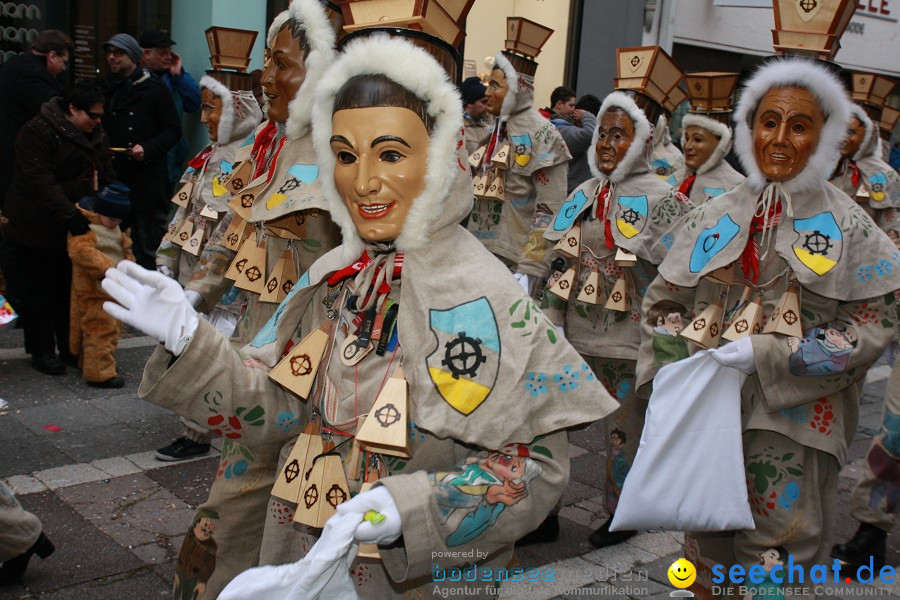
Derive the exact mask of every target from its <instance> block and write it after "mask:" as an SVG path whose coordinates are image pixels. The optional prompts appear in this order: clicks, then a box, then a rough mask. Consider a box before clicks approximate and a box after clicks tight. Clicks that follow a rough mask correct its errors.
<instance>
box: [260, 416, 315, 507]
mask: <svg viewBox="0 0 900 600" xmlns="http://www.w3.org/2000/svg"><path fill="white" fill-rule="evenodd" d="M323 450H324V448H323V446H322V437H321V436H320V435H319V431H318V426H317V425H316V423H315V422H314V421H310V422H309V424H308V425H307V426H306V429H305V430H304V431H303V433H301V434H300V435H299V436H298V437H297V441H296V442H294V447H293V448H292V449H291V454H290V456H288V458H287V460H286V461H284V465H282V467H281V471H279V472H278V477H277V479H276V480H275V485H274V487H272V495H273V496H275V497H277V498H281V499H283V500H287V501H288V502H297V499H298V498H299V497H300V494H301V492H303V484H304V482H305V481H306V479H305V478H304V475H305V474H306V473H307V472H308V471H309V470H310V468H311V467H312V460H313V458H315V457H316V456H318V455H319V454H322V452H323Z"/></svg>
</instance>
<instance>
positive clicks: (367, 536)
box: [332, 485, 403, 544]
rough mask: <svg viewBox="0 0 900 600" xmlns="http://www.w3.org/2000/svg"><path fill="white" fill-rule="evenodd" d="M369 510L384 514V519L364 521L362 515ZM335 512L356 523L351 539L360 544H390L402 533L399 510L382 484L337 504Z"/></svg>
mask: <svg viewBox="0 0 900 600" xmlns="http://www.w3.org/2000/svg"><path fill="white" fill-rule="evenodd" d="M370 510H374V511H375V512H378V513H381V514H382V515H384V520H383V521H381V522H380V523H370V522H369V521H366V520H365V518H364V517H365V516H366V513H367V512H368V511H370ZM337 513H338V514H337V515H336V516H338V517H341V518H346V519H352V520H354V521H355V522H356V523H358V525H357V526H356V530H355V531H354V532H353V539H354V540H356V541H357V542H360V543H361V544H390V543H391V542H393V541H394V540H396V539H397V538H398V537H400V534H402V533H403V523H402V522H401V520H400V511H398V510H397V505H396V504H395V503H394V498H393V497H392V496H391V493H390V492H389V491H388V489H387V488H386V487H384V486H383V485H380V486H378V487H374V488H372V489H370V490H366V491H365V492H362V493H361V494H357V495H356V496H354V497H353V498H351V499H350V500H348V501H347V502H344V503H342V504H338V507H337ZM333 518H335V517H332V519H333Z"/></svg>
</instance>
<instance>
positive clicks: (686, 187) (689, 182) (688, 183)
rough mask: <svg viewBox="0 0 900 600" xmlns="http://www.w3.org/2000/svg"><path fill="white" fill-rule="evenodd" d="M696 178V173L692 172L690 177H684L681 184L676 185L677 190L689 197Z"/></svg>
mask: <svg viewBox="0 0 900 600" xmlns="http://www.w3.org/2000/svg"><path fill="white" fill-rule="evenodd" d="M695 179H697V174H696V173H694V174H693V175H691V176H690V177H688V178H686V179H685V180H684V181H683V182H682V183H681V185H680V186H679V187H678V191H679V192H680V193H682V194H684V195H685V196H688V197H690V195H691V188H692V187H694V180H695Z"/></svg>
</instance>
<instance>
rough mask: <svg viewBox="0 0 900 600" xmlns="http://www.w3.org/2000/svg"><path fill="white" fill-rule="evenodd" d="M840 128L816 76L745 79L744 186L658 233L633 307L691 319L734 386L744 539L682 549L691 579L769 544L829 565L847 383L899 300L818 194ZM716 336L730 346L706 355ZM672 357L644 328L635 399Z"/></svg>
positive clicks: (847, 225)
mask: <svg viewBox="0 0 900 600" xmlns="http://www.w3.org/2000/svg"><path fill="white" fill-rule="evenodd" d="M849 117H850V102H849V100H848V99H847V94H846V92H845V91H844V90H843V87H842V85H841V83H840V82H839V81H838V80H837V78H836V77H835V76H833V75H832V74H831V72H830V71H829V70H828V69H827V68H826V67H824V66H822V65H821V64H820V63H817V62H815V61H812V60H809V59H804V58H776V59H774V60H771V61H769V62H768V63H767V64H765V65H764V66H762V67H761V68H760V69H758V70H757V71H756V73H754V74H753V76H752V77H751V78H750V79H749V80H748V81H747V83H746V85H745V87H744V89H743V92H742V94H741V96H740V102H739V103H738V107H737V110H736V111H735V115H734V124H735V148H736V152H737V154H738V157H739V158H740V161H741V164H742V165H743V166H744V168H745V170H746V171H747V172H748V177H747V179H746V180H745V181H744V182H743V183H741V184H739V185H738V186H737V187H735V188H734V189H733V190H731V191H730V192H726V193H725V194H722V195H721V196H719V197H717V198H716V199H715V200H714V201H712V202H708V203H706V204H703V205H701V206H700V207H698V208H696V209H694V210H693V211H691V212H690V213H688V214H687V216H686V217H685V218H684V219H683V220H682V221H681V222H680V223H679V224H678V226H677V227H676V228H675V229H673V236H674V242H673V244H672V247H671V249H670V250H669V252H668V255H667V256H666V258H665V260H664V261H663V262H662V264H661V265H660V266H659V276H658V277H657V278H656V280H654V282H653V283H652V284H651V285H650V287H649V288H648V289H647V292H646V295H645V297H644V304H643V305H644V307H645V310H649V308H650V307H652V306H653V305H655V304H656V303H658V302H661V301H671V302H676V303H678V304H680V305H682V306H684V307H685V309H686V310H685V313H686V314H689V315H693V316H694V317H695V318H694V320H693V321H692V322H691V323H690V324H689V325H687V326H686V327H685V329H684V331H685V332H687V336H686V337H688V339H691V340H697V344H698V345H701V346H702V347H706V348H710V351H709V352H710V353H711V355H712V356H713V358H715V360H716V361H717V362H719V363H720V364H721V365H723V368H734V369H737V370H739V371H742V372H743V373H745V374H747V375H748V377H747V380H746V383H745V384H744V385H743V387H742V390H741V395H740V398H721V401H722V402H740V403H741V413H742V427H743V449H744V462H745V466H746V476H747V478H748V481H750V482H751V483H752V485H750V486H749V494H750V498H749V499H750V505H751V508H752V513H753V520H754V522H755V528H754V529H745V530H741V531H737V532H728V533H724V534H704V535H703V536H699V535H697V536H690V535H689V536H688V540H686V546H689V547H695V548H698V550H697V552H698V553H699V555H700V556H699V557H698V560H699V561H700V563H702V565H706V566H698V570H700V569H701V568H703V569H705V568H707V567H708V566H709V565H712V564H716V563H721V564H735V563H736V564H740V565H743V566H744V567H745V568H748V569H749V568H750V567H751V566H752V565H754V564H757V563H758V561H759V558H758V555H759V553H760V552H762V551H764V550H766V549H767V548H774V547H778V546H783V547H784V548H785V549H786V550H787V552H788V553H789V554H790V555H791V556H792V557H793V561H794V564H798V565H803V566H804V567H805V569H806V570H807V572H809V569H810V568H811V567H812V565H815V564H828V561H829V558H828V554H829V551H830V549H831V543H832V541H831V535H832V532H833V530H834V529H833V528H834V518H835V509H834V500H835V498H836V495H837V482H838V472H839V470H840V468H841V465H842V464H843V463H844V462H845V461H846V458H847V443H848V440H850V439H852V436H853V432H854V427H855V423H856V422H857V417H858V412H859V393H860V392H859V387H858V381H859V378H860V377H861V376H862V374H864V372H865V369H866V368H867V367H868V365H870V364H871V363H873V362H874V361H875V360H877V359H878V357H879V356H880V355H881V353H882V352H883V350H884V349H885V347H886V346H887V345H888V343H889V342H890V341H891V339H892V338H893V336H894V335H895V331H896V325H895V323H896V302H895V301H894V296H893V292H894V291H896V290H897V289H898V287H900V255H898V253H897V250H896V248H895V247H894V244H893V243H892V242H891V240H890V239H888V237H887V236H886V235H884V234H883V233H881V232H880V231H878V229H877V227H876V226H875V224H874V223H873V222H872V220H871V219H870V218H869V216H868V215H866V213H865V211H864V210H863V209H862V208H860V207H859V206H857V205H856V204H855V203H851V202H848V201H847V198H846V195H845V194H843V193H842V192H841V191H840V190H838V189H837V188H835V187H834V186H832V185H829V184H828V182H827V177H828V175H829V174H830V172H831V169H832V167H833V165H834V163H835V161H836V160H837V158H838V154H839V150H840V146H841V144H842V142H843V140H844V137H845V136H846V131H847V123H848V120H849ZM729 272H730V274H729ZM726 311H727V313H726ZM723 313H725V314H726V316H725V318H724V319H723ZM765 315H768V318H765ZM729 321H730V323H729ZM726 325H727V327H726ZM723 331H724V332H725V333H724V334H723V333H722V332H723ZM722 338H725V339H726V340H731V341H729V342H728V343H727V344H725V345H724V346H723V347H721V348H719V347H718V346H719V343H720V341H721V339H722ZM674 359H677V357H675V356H669V355H665V354H662V353H661V352H660V351H659V348H658V347H657V346H656V345H655V344H654V336H653V330H652V327H651V324H644V326H643V331H642V336H641V349H640V355H639V358H638V373H637V377H638V380H637V385H638V393H641V394H645V393H647V392H648V391H649V386H647V384H649V383H650V382H651V381H652V379H653V377H654V375H655V374H656V372H657V371H658V370H659V368H660V367H661V366H662V365H664V364H667V363H670V362H672V361H673V360H674ZM685 401H689V399H687V398H686V399H685ZM695 564H699V563H698V562H697V561H695ZM698 581H700V580H699V579H698ZM707 583H708V582H707ZM695 585H701V586H702V584H695ZM707 592H708V590H707ZM798 596H799V597H812V596H813V593H812V586H808V589H807V591H806V593H805V594H804V593H800V594H796V595H795V597H798Z"/></svg>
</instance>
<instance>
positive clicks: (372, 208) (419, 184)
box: [331, 106, 430, 242]
mask: <svg viewBox="0 0 900 600" xmlns="http://www.w3.org/2000/svg"><path fill="white" fill-rule="evenodd" d="M429 144H430V139H429V137H428V130H427V129H426V128H425V124H424V123H423V122H422V119H421V118H419V116H418V115H417V114H416V113H415V112H413V111H411V110H409V109H408V108H400V107H394V106H375V107H368V108H350V109H343V110H339V111H337V112H336V113H334V117H333V120H332V136H331V149H332V152H334V156H335V166H334V185H335V187H336V188H337V191H338V193H339V194H340V196H341V198H342V199H343V201H344V204H345V206H346V207H347V210H348V211H349V212H350V216H351V217H352V218H353V223H354V225H356V231H357V232H358V233H359V235H360V237H362V238H363V239H365V240H367V241H370V242H386V241H390V240H394V239H396V238H397V237H398V236H399V235H400V233H401V231H402V230H403V224H404V222H405V221H406V215H407V214H408V213H409V210H410V208H411V207H412V204H413V201H414V200H415V199H416V198H418V197H419V195H420V194H421V193H422V190H423V189H425V173H426V169H427V158H428V147H429Z"/></svg>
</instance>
